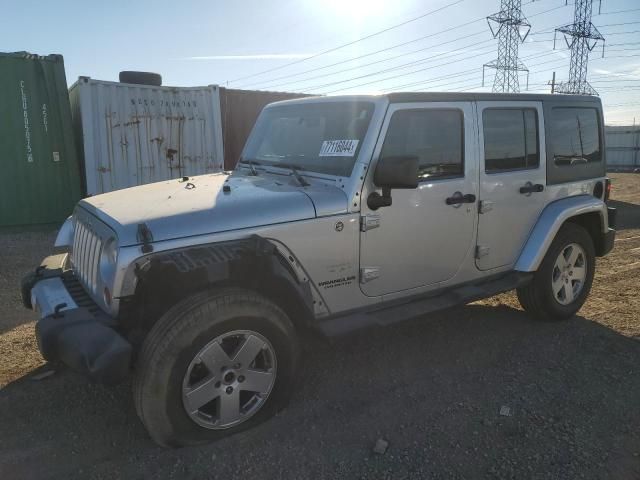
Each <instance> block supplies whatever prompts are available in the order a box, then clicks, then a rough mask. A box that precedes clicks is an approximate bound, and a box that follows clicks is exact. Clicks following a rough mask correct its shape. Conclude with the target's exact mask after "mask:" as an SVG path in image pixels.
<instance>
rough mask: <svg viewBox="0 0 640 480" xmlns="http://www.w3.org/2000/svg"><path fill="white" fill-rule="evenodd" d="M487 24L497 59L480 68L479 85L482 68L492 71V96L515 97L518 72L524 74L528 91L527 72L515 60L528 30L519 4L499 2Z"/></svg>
mask: <svg viewBox="0 0 640 480" xmlns="http://www.w3.org/2000/svg"><path fill="white" fill-rule="evenodd" d="M487 23H488V24H489V29H490V30H491V34H492V35H493V38H497V39H498V58H497V59H496V60H493V61H492V62H489V63H486V64H484V65H483V66H482V85H483V86H484V70H485V68H493V69H495V71H496V75H495V77H494V79H493V91H494V92H511V93H518V92H519V91H520V82H519V79H518V74H519V73H520V72H526V73H527V88H529V70H528V69H527V67H525V66H524V64H523V63H522V62H520V61H519V60H518V48H519V46H520V44H521V43H522V42H524V40H525V38H527V35H529V30H531V25H530V24H529V22H528V21H527V19H526V18H525V16H524V15H523V14H522V0H500V11H499V12H498V13H494V14H493V15H490V16H488V17H487Z"/></svg>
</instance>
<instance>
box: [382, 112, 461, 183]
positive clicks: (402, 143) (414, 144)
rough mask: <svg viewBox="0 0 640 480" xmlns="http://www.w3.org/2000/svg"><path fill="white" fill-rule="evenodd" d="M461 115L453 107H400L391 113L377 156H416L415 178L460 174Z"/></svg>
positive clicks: (422, 178)
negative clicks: (417, 166)
mask: <svg viewBox="0 0 640 480" xmlns="http://www.w3.org/2000/svg"><path fill="white" fill-rule="evenodd" d="M463 139H464V127H463V114H462V111H460V110H455V109H438V110H436V109H422V110H400V111H397V112H395V113H394V114H393V116H392V117H391V121H390V122H389V128H388V129H387V136H386V137H385V139H384V144H383V145H382V152H381V154H380V155H381V157H392V156H402V155H416V156H417V157H418V159H419V161H420V163H419V165H420V167H419V172H418V178H419V180H421V181H423V180H427V179H438V178H452V177H462V176H464V147H463V145H464V143H463Z"/></svg>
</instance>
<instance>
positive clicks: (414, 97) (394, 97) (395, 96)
mask: <svg viewBox="0 0 640 480" xmlns="http://www.w3.org/2000/svg"><path fill="white" fill-rule="evenodd" d="M384 96H386V97H387V98H388V99H389V102H391V103H407V102H455V101H458V102H460V101H468V102H475V101H478V102H481V101H500V100H502V101H509V100H511V101H526V100H528V101H539V102H541V101H550V100H552V101H553V102H554V103H555V102H571V103H575V102H589V103H598V104H600V97H595V96H591V95H562V94H554V95H552V94H544V93H486V92H479V93H470V92H398V93H388V94H386V95H384Z"/></svg>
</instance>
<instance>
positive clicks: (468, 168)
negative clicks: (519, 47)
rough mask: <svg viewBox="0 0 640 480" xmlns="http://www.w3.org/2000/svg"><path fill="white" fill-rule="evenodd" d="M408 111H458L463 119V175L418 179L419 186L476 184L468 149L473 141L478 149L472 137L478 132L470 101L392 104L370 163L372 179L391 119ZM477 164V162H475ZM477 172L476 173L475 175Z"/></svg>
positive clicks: (372, 188) (373, 187) (369, 189)
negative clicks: (468, 143)
mask: <svg viewBox="0 0 640 480" xmlns="http://www.w3.org/2000/svg"><path fill="white" fill-rule="evenodd" d="M465 107H469V111H465ZM406 110H457V111H458V112H460V114H461V119H462V136H461V141H462V175H456V176H449V175H447V176H446V177H433V178H424V179H418V183H419V185H422V184H425V183H434V182H438V183H440V182H447V181H456V180H458V181H459V180H464V179H467V178H470V179H472V181H474V183H475V177H477V170H474V168H473V165H471V164H470V163H469V161H468V157H469V155H468V153H469V152H468V149H467V145H466V144H467V141H471V142H472V144H473V146H474V148H476V149H477V140H474V139H473V138H472V137H470V136H475V133H473V132H476V131H477V123H476V122H477V120H476V115H475V107H474V102H472V101H469V100H464V101H448V102H408V103H390V104H389V106H388V108H387V113H386V115H385V118H384V122H383V123H382V128H381V129H380V134H379V136H378V141H377V143H376V147H375V149H374V152H373V156H372V161H371V163H370V166H371V168H370V169H369V170H371V175H370V178H371V179H373V171H375V169H376V167H377V166H378V161H379V160H380V154H381V153H382V147H383V146H384V141H385V140H386V138H387V132H388V131H389V126H390V125H391V119H392V118H393V115H394V114H395V113H397V112H400V111H406ZM467 122H471V125H470V128H467V126H468V125H467ZM471 158H475V156H474V155H471ZM475 163H477V162H475ZM474 172H475V173H474ZM375 189H376V187H375V186H373V185H372V184H371V183H369V186H368V188H366V190H368V191H373V190H375Z"/></svg>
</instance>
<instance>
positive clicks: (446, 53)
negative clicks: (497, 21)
mask: <svg viewBox="0 0 640 480" xmlns="http://www.w3.org/2000/svg"><path fill="white" fill-rule="evenodd" d="M483 33H485V32H484V31H482V32H476V33H473V34H471V35H467V37H473V36H476V35H480V34H483ZM458 41H460V39H459V38H454V39H453V40H449V41H447V42H442V43H438V44H436V45H430V46H428V47H425V48H421V49H418V50H413V51H411V52H407V53H403V54H400V55H397V56H395V57H392V58H383V59H382V60H377V61H375V62H371V63H366V64H364V65H356V66H355V67H349V68H345V69H343V70H337V71H333V72H329V73H323V74H322V75H316V76H313V77H307V78H303V79H301V80H294V81H293V82H284V83H279V84H274V85H268V86H266V87H262V88H263V89H266V90H268V89H270V88H279V87H281V86H283V85H295V84H297V83H302V82H307V81H309V80H316V79H318V78H324V77H330V76H333V75H337V74H340V73H344V72H349V71H352V70H360V69H362V68H365V67H369V66H371V65H377V64H379V63H383V62H388V61H389V60H395V59H397V58H401V57H405V56H408V55H414V54H416V53H418V52H423V51H425V50H431V49H433V48H436V47H441V46H443V45H448V44H450V43H454V42H458ZM490 41H492V40H491V39H489V40H485V41H482V42H477V43H474V44H472V45H465V47H463V48H466V47H467V46H474V45H480V44H483V43H487V42H490ZM456 50H459V49H456ZM456 50H451V51H449V52H444V53H439V54H437V55H434V56H430V57H425V58H426V59H428V58H435V57H437V56H442V55H448V54H450V53H452V52H455V51H456ZM425 58H423V59H419V60H416V61H413V62H409V63H405V64H402V65H398V66H396V67H393V68H402V67H403V66H405V65H410V64H416V63H419V62H421V61H426V59H425Z"/></svg>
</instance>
